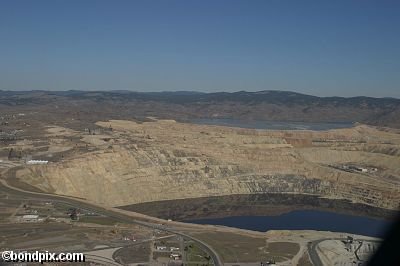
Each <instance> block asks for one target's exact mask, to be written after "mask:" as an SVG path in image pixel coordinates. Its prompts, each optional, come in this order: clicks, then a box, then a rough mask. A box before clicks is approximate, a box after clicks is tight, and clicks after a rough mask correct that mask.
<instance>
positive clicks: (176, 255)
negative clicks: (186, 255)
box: [155, 245, 182, 260]
mask: <svg viewBox="0 0 400 266" xmlns="http://www.w3.org/2000/svg"><path fill="white" fill-rule="evenodd" d="M155 248H156V250H157V251H166V252H168V251H170V252H171V254H170V255H169V257H170V258H171V259H173V260H180V259H182V255H181V254H179V253H177V252H179V250H180V248H177V247H169V248H168V247H167V246H159V245H156V246H155Z"/></svg>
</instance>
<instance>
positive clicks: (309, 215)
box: [185, 210, 390, 237]
mask: <svg viewBox="0 0 400 266" xmlns="http://www.w3.org/2000/svg"><path fill="white" fill-rule="evenodd" d="M185 222H189V223H195V224H211V225H224V226H229V227H236V228H241V229H248V230H254V231H261V232H265V231H268V230H319V231H332V232H344V233H352V234H359V235H365V236H373V237H382V236H383V235H384V233H385V231H386V230H387V228H388V227H389V226H390V222H389V221H387V220H380V219H374V218H368V217H362V216H353V215H347V214H338V213H334V212H327V211H318V210H298V211H297V210H296V211H291V212H289V213H285V214H282V215H279V216H233V217H224V218H212V219H197V220H185Z"/></svg>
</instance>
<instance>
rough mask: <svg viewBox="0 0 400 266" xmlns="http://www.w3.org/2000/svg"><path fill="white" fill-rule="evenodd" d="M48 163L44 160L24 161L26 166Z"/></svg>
mask: <svg viewBox="0 0 400 266" xmlns="http://www.w3.org/2000/svg"><path fill="white" fill-rule="evenodd" d="M48 162H49V161H45V160H29V161H26V164H47V163H48Z"/></svg>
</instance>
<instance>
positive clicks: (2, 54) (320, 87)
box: [0, 0, 400, 97]
mask: <svg viewBox="0 0 400 266" xmlns="http://www.w3.org/2000/svg"><path fill="white" fill-rule="evenodd" d="M399 85H400V1H398V0H394V1H384V0H377V1H367V0H358V1H352V0H343V1H339V0H334V1H324V0H316V1H307V0H301V1H300V0H296V1H284V0H277V1H268V0H264V1H256V0H230V1H215V0H211V1H208V0H198V1H190V0H182V1H173V0H163V1H151V0H150V1H135V0H131V1H119V0H115V1H112V0H109V1H88V0H86V1H85V0H78V1H73V0H65V1H57V0H51V1H40V0H35V1H18V0H9V1H8V0H7V1H6V0H0V89H8V90H27V89H46V90H67V89H84V90H116V89H130V90H136V91H161V90H198V91H238V90H248V91H255V90H268V89H273V90H292V91H298V92H303V93H309V94H315V95H323V96H325V95H328V96H330V95H340V96H353V95H368V96H379V97H385V96H392V97H400V86H399Z"/></svg>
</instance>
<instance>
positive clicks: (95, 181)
mask: <svg viewBox="0 0 400 266" xmlns="http://www.w3.org/2000/svg"><path fill="white" fill-rule="evenodd" d="M45 137H46V139H47V141H48V142H47V144H46V145H44V146H41V147H40V149H39V150H40V151H39V150H35V147H37V145H34V144H32V143H28V142H26V141H25V142H24V141H23V140H21V141H17V142H16V144H15V145H16V149H21V150H24V149H31V152H32V154H33V155H34V157H35V154H36V157H40V156H41V158H47V157H46V154H51V157H50V158H49V159H48V160H49V162H48V163H46V164H29V165H28V164H27V165H24V166H23V167H17V168H15V169H14V171H12V175H11V173H10V175H9V178H8V179H9V180H11V181H10V182H14V183H15V184H16V185H26V184H28V185H29V187H30V188H34V189H37V190H40V191H44V192H50V193H56V194H61V195H69V196H74V197H78V198H84V199H87V200H89V201H91V202H94V203H98V204H102V205H106V206H123V205H129V204H136V203H144V202H152V201H162V200H172V199H185V198H198V197H208V196H223V195H232V194H257V193H296V194H311V195H318V196H322V197H326V198H332V199H348V200H350V201H352V202H355V203H363V204H367V205H371V206H375V207H379V208H384V209H392V210H394V209H397V208H398V207H399V203H400V167H399V165H400V157H399V156H400V135H399V134H398V132H396V131H395V130H391V129H387V128H386V129H385V128H377V127H372V126H367V125H362V124H358V125H355V126H354V127H352V128H346V129H335V130H327V131H309V130H295V131H288V130H282V131H281V130H256V129H243V128H233V127H223V126H209V125H196V124H189V123H178V122H176V121H174V120H157V119H153V120H152V121H150V122H138V121H127V120H110V121H99V122H97V123H96V128H93V129H88V128H86V129H85V130H81V131H79V130H73V129H69V128H65V127H60V126H54V125H52V126H48V127H46V129H45ZM71 151H75V152H71ZM37 155H40V156H37Z"/></svg>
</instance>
